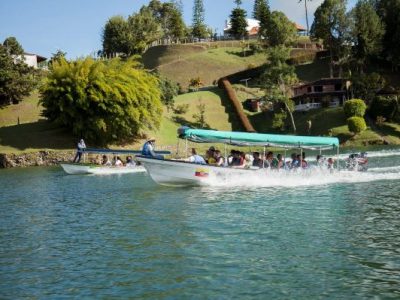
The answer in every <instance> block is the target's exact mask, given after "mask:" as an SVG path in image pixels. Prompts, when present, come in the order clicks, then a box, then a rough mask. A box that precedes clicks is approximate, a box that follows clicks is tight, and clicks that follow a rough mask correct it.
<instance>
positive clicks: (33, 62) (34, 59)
mask: <svg viewBox="0 0 400 300" xmlns="http://www.w3.org/2000/svg"><path fill="white" fill-rule="evenodd" d="M21 59H22V60H23V61H24V62H25V63H26V64H27V65H28V66H30V67H33V68H35V69H37V68H39V67H40V64H41V63H43V62H45V61H46V60H47V58H46V57H43V56H40V55H37V54H33V53H24V54H23V57H21V56H20V55H18V56H16V57H14V62H16V61H17V60H21Z"/></svg>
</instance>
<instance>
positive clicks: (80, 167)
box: [60, 163, 146, 175]
mask: <svg viewBox="0 0 400 300" xmlns="http://www.w3.org/2000/svg"><path fill="white" fill-rule="evenodd" d="M60 165H61V167H62V168H63V170H64V171H65V173H67V174H70V175H78V174H95V175H109V174H129V173H142V172H146V169H145V168H144V167H143V166H131V167H130V166H128V167H126V166H124V167H115V166H101V165H93V164H80V163H62V164H60Z"/></svg>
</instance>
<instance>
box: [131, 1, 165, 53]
mask: <svg viewBox="0 0 400 300" xmlns="http://www.w3.org/2000/svg"><path fill="white" fill-rule="evenodd" d="M128 24H129V28H130V32H131V33H132V38H133V49H132V52H131V54H142V53H143V52H144V51H145V50H146V49H147V47H148V46H149V45H150V44H151V43H152V42H154V41H156V40H158V39H160V38H161V37H162V29H161V26H160V24H159V23H158V22H157V20H156V19H155V18H154V17H153V14H152V12H151V10H150V9H149V8H148V7H146V6H143V7H142V8H141V9H140V11H139V13H136V14H133V15H131V16H129V17H128Z"/></svg>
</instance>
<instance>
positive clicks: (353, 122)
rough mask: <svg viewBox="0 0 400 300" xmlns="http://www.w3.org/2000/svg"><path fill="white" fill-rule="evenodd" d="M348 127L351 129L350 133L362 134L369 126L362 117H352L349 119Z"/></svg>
mask: <svg viewBox="0 0 400 300" xmlns="http://www.w3.org/2000/svg"><path fill="white" fill-rule="evenodd" d="M347 126H348V127H349V131H350V132H353V133H354V134H357V133H360V132H362V131H364V130H365V129H367V124H365V120H364V118H362V117H351V118H348V119H347Z"/></svg>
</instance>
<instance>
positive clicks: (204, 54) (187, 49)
mask: <svg viewBox="0 0 400 300" xmlns="http://www.w3.org/2000/svg"><path fill="white" fill-rule="evenodd" d="M233 45H234V44H233ZM265 61H266V56H265V54H264V53H257V54H253V55H250V53H249V52H248V53H247V56H243V50H242V48H240V47H223V48H219V47H218V48H215V46H214V48H209V47H206V46H200V45H199V46H197V45H172V46H156V47H152V48H150V49H149V50H148V51H147V52H146V53H145V54H144V55H143V64H144V66H145V67H146V68H148V69H154V68H156V69H157V70H158V71H159V72H160V73H161V74H162V75H164V76H166V77H168V78H169V79H171V80H174V81H175V82H177V83H179V84H180V85H181V86H182V87H183V88H184V89H186V88H187V87H188V85H189V79H191V78H196V77H200V79H201V81H202V83H203V85H205V86H209V85H212V84H213V83H215V82H216V81H217V80H218V79H220V78H221V77H224V76H227V75H230V74H232V73H236V72H239V71H243V70H246V69H249V68H254V67H257V66H261V65H263V64H264V63H265Z"/></svg>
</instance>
